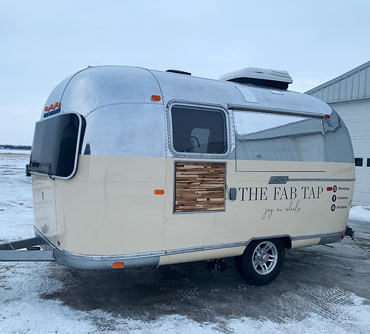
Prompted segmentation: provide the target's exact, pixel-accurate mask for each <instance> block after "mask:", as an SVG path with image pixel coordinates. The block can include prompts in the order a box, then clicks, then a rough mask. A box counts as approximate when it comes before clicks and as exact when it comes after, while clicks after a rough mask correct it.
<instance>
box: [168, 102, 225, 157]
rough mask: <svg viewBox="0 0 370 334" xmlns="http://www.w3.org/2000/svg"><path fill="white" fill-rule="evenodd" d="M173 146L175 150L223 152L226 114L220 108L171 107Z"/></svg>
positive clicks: (207, 152) (202, 152)
mask: <svg viewBox="0 0 370 334" xmlns="http://www.w3.org/2000/svg"><path fill="white" fill-rule="evenodd" d="M171 118H172V138H173V148H174V149H175V151H176V152H184V153H200V154H225V153H226V152H227V127H226V115H225V113H224V112H223V111H222V110H220V109H211V108H200V107H192V106H173V107H172V108H171Z"/></svg>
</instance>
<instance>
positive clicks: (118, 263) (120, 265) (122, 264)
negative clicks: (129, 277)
mask: <svg viewBox="0 0 370 334" xmlns="http://www.w3.org/2000/svg"><path fill="white" fill-rule="evenodd" d="M123 266H124V263H123V262H114V263H113V264H112V268H113V269H120V268H123Z"/></svg>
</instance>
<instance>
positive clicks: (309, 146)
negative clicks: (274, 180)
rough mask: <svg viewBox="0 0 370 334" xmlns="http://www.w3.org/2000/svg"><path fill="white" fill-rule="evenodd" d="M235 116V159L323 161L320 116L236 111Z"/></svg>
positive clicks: (322, 134) (323, 144)
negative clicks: (310, 116)
mask: <svg viewBox="0 0 370 334" xmlns="http://www.w3.org/2000/svg"><path fill="white" fill-rule="evenodd" d="M234 118H235V128H236V156H237V159H241V160H270V161H312V162H324V161H325V138H324V130H323V126H322V122H321V119H319V118H309V117H303V116H293V115H282V114H272V113H263V112H247V111H240V112H235V113H234ZM274 168H275V166H274Z"/></svg>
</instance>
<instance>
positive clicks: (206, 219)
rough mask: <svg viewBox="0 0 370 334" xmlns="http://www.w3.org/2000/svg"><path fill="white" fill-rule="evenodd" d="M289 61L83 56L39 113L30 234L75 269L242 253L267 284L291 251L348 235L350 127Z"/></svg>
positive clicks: (241, 263) (247, 269) (248, 275)
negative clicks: (109, 61) (138, 62)
mask: <svg viewBox="0 0 370 334" xmlns="http://www.w3.org/2000/svg"><path fill="white" fill-rule="evenodd" d="M290 82H291V79H290V77H289V75H288V74H287V73H286V72H279V71H268V70H259V69H245V70H242V71H237V72H234V73H230V74H228V75H225V76H224V77H222V78H221V80H210V79H204V78H197V77H193V76H190V75H187V74H186V73H181V72H180V73H176V71H172V72H161V71H153V70H148V69H144V68H136V67H121V66H99V67H89V68H87V69H84V70H82V71H80V72H78V73H76V74H74V75H72V76H71V77H69V78H67V79H65V80H64V81H63V82H61V83H60V84H59V85H58V86H57V87H56V88H55V89H54V90H53V91H52V93H51V94H50V96H49V98H48V99H47V102H46V104H45V107H44V111H43V113H42V116H41V120H40V121H39V122H38V123H37V124H36V129H35V134H34V142H33V147H32V154H31V161H30V166H29V170H30V172H31V174H32V188H33V199H34V212H35V232H36V235H37V237H38V238H39V240H43V241H44V242H45V243H47V244H48V247H49V250H52V252H53V256H54V258H55V259H56V260H57V261H59V262H61V263H63V264H65V265H67V266H71V267H75V268H81V269H111V268H122V267H123V268H129V267H134V266H144V265H153V266H157V265H165V264H174V263H181V262H189V261H198V260H208V259H218V258H225V257H232V256H235V257H236V264H237V267H238V269H239V271H240V273H241V274H242V276H243V277H244V278H245V279H246V280H247V281H248V282H250V283H253V284H266V283H268V282H270V281H271V280H273V279H274V278H275V277H276V276H277V275H278V273H279V271H280V270H281V268H282V264H283V261H284V248H296V247H302V246H310V245H316V244H320V243H322V244H326V243H330V242H335V241H340V240H341V238H343V235H344V233H345V231H346V222H347V217H348V214H349V209H350V205H351V200H352V193H353V186H354V179H355V175H354V163H353V150H352V145H351V141H350V137H349V135H348V131H347V129H346V127H345V125H344V124H343V121H342V120H341V119H340V117H339V116H338V115H337V114H336V113H335V111H333V110H332V109H331V108H330V107H329V106H328V105H327V104H325V103H323V102H322V101H320V100H318V99H316V98H313V97H311V96H307V95H304V94H300V93H296V92H291V91H288V90H287V87H288V84H289V83H290Z"/></svg>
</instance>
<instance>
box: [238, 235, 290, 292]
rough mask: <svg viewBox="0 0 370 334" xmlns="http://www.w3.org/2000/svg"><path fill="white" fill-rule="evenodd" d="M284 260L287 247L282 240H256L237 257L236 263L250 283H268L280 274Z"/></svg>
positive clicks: (239, 270)
mask: <svg viewBox="0 0 370 334" xmlns="http://www.w3.org/2000/svg"><path fill="white" fill-rule="evenodd" d="M269 247H271V248H269ZM263 254H264V255H263ZM274 255H276V256H277V259H275V258H274ZM284 260H285V247H284V243H283V241H282V240H280V239H268V240H255V241H252V242H251V243H250V244H249V245H248V246H247V248H246V249H245V251H244V253H243V255H241V256H237V257H235V265H236V269H237V270H238V272H239V274H240V275H241V276H242V277H243V278H244V280H245V281H246V282H247V283H248V284H251V285H266V284H269V283H271V282H272V281H273V280H274V279H275V278H276V277H277V276H278V275H279V273H280V271H281V270H282V269H283V265H284Z"/></svg>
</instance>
